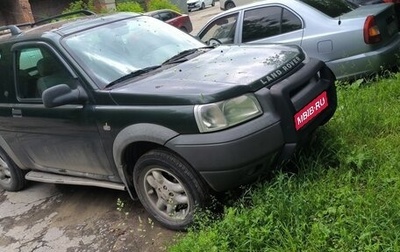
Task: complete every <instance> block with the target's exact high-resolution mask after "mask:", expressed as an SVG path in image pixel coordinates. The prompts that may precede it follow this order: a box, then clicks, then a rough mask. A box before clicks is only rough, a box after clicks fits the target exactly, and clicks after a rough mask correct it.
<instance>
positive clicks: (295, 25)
mask: <svg viewBox="0 0 400 252" xmlns="http://www.w3.org/2000/svg"><path fill="white" fill-rule="evenodd" d="M301 28H302V24H301V20H300V18H299V17H298V16H296V15H294V14H293V13H292V12H290V11H288V10H287V9H283V13H282V33H286V32H291V31H295V30H299V29H301Z"/></svg>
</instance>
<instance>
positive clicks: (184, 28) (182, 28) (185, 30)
mask: <svg viewBox="0 0 400 252" xmlns="http://www.w3.org/2000/svg"><path fill="white" fill-rule="evenodd" d="M179 30H181V31H183V32H186V33H188V30H187V29H186V27H185V26H182V27H181V28H179Z"/></svg>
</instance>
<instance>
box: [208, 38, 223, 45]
mask: <svg viewBox="0 0 400 252" xmlns="http://www.w3.org/2000/svg"><path fill="white" fill-rule="evenodd" d="M208 45H210V46H219V45H222V42H221V41H220V40H219V39H216V38H210V40H208Z"/></svg>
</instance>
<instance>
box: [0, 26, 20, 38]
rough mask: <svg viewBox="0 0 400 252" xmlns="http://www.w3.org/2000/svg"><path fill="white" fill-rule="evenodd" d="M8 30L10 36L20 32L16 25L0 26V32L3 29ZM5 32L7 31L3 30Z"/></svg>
mask: <svg viewBox="0 0 400 252" xmlns="http://www.w3.org/2000/svg"><path fill="white" fill-rule="evenodd" d="M7 30H9V31H10V32H9V33H11V35H12V36H16V35H18V34H21V30H20V29H19V28H18V26H16V25H6V26H1V27H0V33H3V31H7ZM4 33H7V32H4Z"/></svg>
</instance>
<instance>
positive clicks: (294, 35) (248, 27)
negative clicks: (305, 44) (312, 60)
mask: <svg viewBox="0 0 400 252" xmlns="http://www.w3.org/2000/svg"><path fill="white" fill-rule="evenodd" d="M240 24H241V27H239V29H238V31H239V32H238V39H239V41H238V42H239V43H248V42H251V43H286V44H295V45H299V46H300V45H301V42H302V38H303V31H304V29H303V26H304V25H303V21H302V19H301V18H300V17H299V16H298V15H297V14H296V13H295V12H293V11H292V10H290V9H288V8H286V7H285V6H278V5H276V6H274V5H267V6H264V7H259V8H253V9H247V10H245V11H244V13H243V21H242V22H241V23H240Z"/></svg>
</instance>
